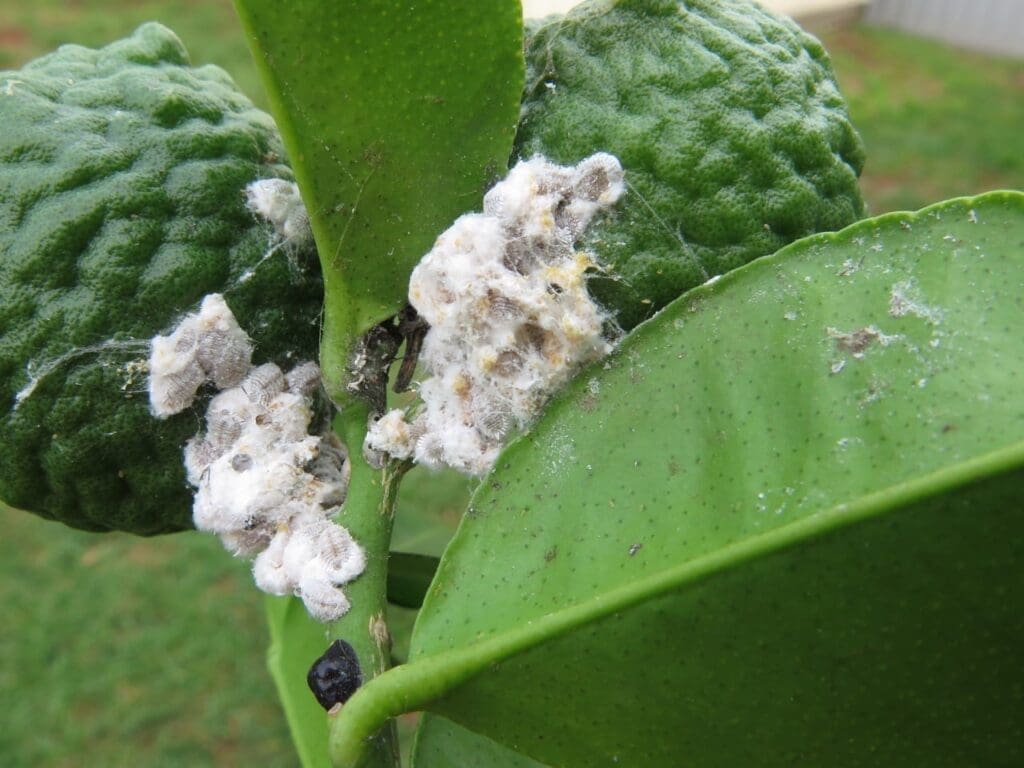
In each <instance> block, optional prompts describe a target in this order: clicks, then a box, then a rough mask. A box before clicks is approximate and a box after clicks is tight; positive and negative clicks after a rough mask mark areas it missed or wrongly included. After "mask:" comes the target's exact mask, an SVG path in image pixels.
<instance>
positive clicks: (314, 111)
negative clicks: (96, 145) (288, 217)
mask: <svg viewBox="0 0 1024 768" xmlns="http://www.w3.org/2000/svg"><path fill="white" fill-rule="evenodd" d="M235 4H236V7H237V8H238V10H239V15H240V16H241V19H242V22H243V25H244V26H245V28H246V32H247V35H248V37H249V41H250V45H251V47H252V49H253V52H254V55H255V58H256V62H257V65H258V66H259V68H260V70H261V74H262V77H263V81H264V84H265V85H266V86H267V90H268V96H269V98H270V103H271V106H272V109H273V112H274V117H275V119H276V120H277V122H278V124H279V127H280V129H281V134H282V136H283V138H284V141H285V147H286V149H287V150H288V154H289V160H290V162H291V164H292V165H293V167H294V170H295V176H296V179H297V180H298V183H299V187H300V189H301V191H302V197H303V200H304V201H305V203H306V207H307V209H308V210H309V212H310V218H311V221H312V224H313V231H314V234H315V236H316V241H317V246H318V249H319V251H320V258H321V262H322V263H323V265H324V273H325V290H326V293H327V297H326V303H327V315H326V317H325V334H327V335H330V334H332V333H336V334H337V335H338V336H339V338H338V339H337V343H339V344H342V345H343V346H344V347H345V349H346V350H347V349H348V348H349V347H348V342H349V340H350V339H349V338H347V337H352V336H354V335H356V334H360V333H362V332H364V331H366V330H367V329H368V328H369V327H371V326H372V325H375V324H376V323H378V322H380V321H381V320H383V319H385V318H386V317H388V316H390V315H392V314H394V313H395V312H397V311H398V309H400V308H401V306H402V305H404V304H405V300H406V299H405V294H406V290H407V283H408V276H409V273H410V271H411V270H412V267H413V266H414V265H415V264H416V262H417V261H419V259H420V257H421V256H422V255H423V254H424V253H426V252H427V251H428V250H429V249H430V247H431V245H432V244H433V242H434V239H435V238H436V237H437V236H438V235H439V234H440V233H441V232H442V231H443V230H445V229H446V228H447V227H448V226H449V225H450V224H451V223H452V221H453V220H454V219H455V218H457V217H458V216H459V215H460V214H462V213H465V212H467V211H471V210H477V209H479V207H480V204H481V200H482V198H483V193H484V192H485V191H486V189H487V187H488V186H489V185H490V183H491V182H492V181H493V180H494V179H495V178H496V177H498V176H500V175H501V174H502V173H503V171H504V169H505V167H506V166H507V164H508V157H509V153H510V151H511V147H512V139H513V136H514V132H515V126H516V121H517V119H518V114H519V99H520V95H521V92H522V81H523V68H524V65H523V60H522V10H521V6H520V4H519V2H517V1H516V0H502V2H498V3H495V2H487V3H480V2H477V0H422V1H421V2H416V3H406V2H399V0H344V1H343V2H325V1H324V0H295V1H294V2H287V3H281V2H271V1H270V0H236V3H235ZM327 352H328V350H327V347H326V346H325V349H324V357H325V359H326V361H327V363H328V365H325V366H324V367H325V370H328V368H329V367H330V362H331V361H330V356H329V355H328V354H327ZM342 362H344V361H342Z"/></svg>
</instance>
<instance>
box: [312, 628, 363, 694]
mask: <svg viewBox="0 0 1024 768" xmlns="http://www.w3.org/2000/svg"><path fill="white" fill-rule="evenodd" d="M306 682H307V683H308V684H309V690H311V691H312V692H313V695H314V696H316V700H317V701H319V702H320V706H321V707H323V708H324V709H326V710H331V709H332V708H334V707H336V706H337V705H339V704H344V703H345V702H346V701H348V700H349V699H350V698H352V694H354V693H355V692H356V690H357V689H358V688H359V686H360V685H362V684H363V672H362V670H361V669H360V668H359V658H358V657H357V656H356V651H355V648H353V647H352V646H351V645H349V644H348V643H346V642H345V641H344V640H335V641H334V642H333V643H331V645H330V647H329V648H328V649H327V650H326V651H324V655H323V656H321V657H320V658H319V659H317V660H316V661H314V662H313V666H312V667H310V669H309V674H308V675H306Z"/></svg>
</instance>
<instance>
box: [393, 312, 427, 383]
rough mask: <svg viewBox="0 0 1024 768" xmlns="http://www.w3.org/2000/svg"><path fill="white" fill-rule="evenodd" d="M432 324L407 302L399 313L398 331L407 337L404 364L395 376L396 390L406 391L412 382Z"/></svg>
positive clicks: (404, 337) (403, 336) (403, 357)
mask: <svg viewBox="0 0 1024 768" xmlns="http://www.w3.org/2000/svg"><path fill="white" fill-rule="evenodd" d="M429 330H430V325H429V324H428V323H427V321H426V320H424V319H423V318H422V317H420V316H419V313H418V312H417V311H416V309H415V307H413V306H412V305H411V304H406V305H405V308H404V309H403V310H402V311H401V312H399V313H398V332H399V333H400V334H402V338H403V339H405V355H403V356H402V365H401V366H400V367H399V369H398V375H396V376H395V385H394V387H393V389H394V390H395V392H405V391H406V390H408V389H409V385H410V384H412V377H413V375H414V374H415V373H416V363H417V362H419V359H420V350H421V349H423V340H424V339H425V338H426V337H427V331H429Z"/></svg>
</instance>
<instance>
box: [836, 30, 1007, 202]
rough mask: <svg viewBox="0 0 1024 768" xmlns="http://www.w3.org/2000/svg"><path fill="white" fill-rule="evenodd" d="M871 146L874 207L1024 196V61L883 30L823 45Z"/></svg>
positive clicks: (866, 182) (867, 190) (867, 186)
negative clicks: (997, 194) (994, 192)
mask: <svg viewBox="0 0 1024 768" xmlns="http://www.w3.org/2000/svg"><path fill="white" fill-rule="evenodd" d="M823 41H824V43H825V47H826V48H827V49H828V50H829V52H830V53H831V54H832V60H833V63H834V65H835V68H836V72H837V73H838V76H839V84H840V86H841V87H842V90H843V93H844V94H845V95H846V98H847V101H848V102H849V106H850V113H851V115H852V117H853V122H854V125H856V126H857V127H858V129H859V130H860V132H861V135H862V136H863V137H864V142H865V144H866V145H867V154H868V161H867V166H866V167H865V169H864V175H863V177H862V178H861V185H862V188H863V190H864V195H865V197H866V198H867V200H868V204H869V206H870V208H871V210H872V211H873V212H875V213H883V212H885V211H892V210H915V209H917V208H921V207H923V206H925V205H927V204H929V203H932V202H935V201H938V200H943V199H946V198H949V197H956V196H959V195H973V194H976V193H978V192H985V191H988V190H991V189H1024V152H1022V151H1021V146H1022V143H1021V130H1022V128H1024V60H1020V59H1017V60H1013V59H999V58H993V57H990V56H982V55H979V54H974V53H968V52H964V51H958V50H955V49H952V48H950V47H949V46H946V45H941V44H939V43H933V42H930V41H926V40H920V39H916V38H913V37H909V36H907V35H904V34H900V33H897V32H891V31H888V30H882V29H866V28H860V29H856V30H852V31H848V32H839V33H835V34H831V35H827V36H826V37H824V38H823Z"/></svg>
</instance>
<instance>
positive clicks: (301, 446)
mask: <svg viewBox="0 0 1024 768" xmlns="http://www.w3.org/2000/svg"><path fill="white" fill-rule="evenodd" d="M251 356H252V345H251V343H250V342H249V338H248V336H247V335H246V334H245V332H244V331H242V329H241V328H239V327H238V323H237V322H236V321H235V318H234V316H233V315H232V314H231V310H230V309H229V308H228V306H227V304H226V303H225V302H224V299H223V297H221V296H220V295H217V294H211V295H210V296H207V297H206V298H205V299H204V300H203V303H202V307H201V308H200V311H199V312H198V313H197V314H193V315H188V316H186V317H185V318H184V319H183V320H182V322H181V323H180V324H179V325H178V327H177V328H176V329H175V330H174V331H173V332H172V333H171V334H170V335H168V336H157V337H156V338H155V339H153V341H152V343H151V355H150V396H151V404H152V408H153V412H154V414H155V415H157V416H160V417H166V416H170V415H172V414H174V413H177V412H179V411H181V410H183V409H184V408H187V407H188V406H189V405H191V404H192V403H193V401H194V399H195V396H196V392H197V390H198V389H199V387H200V386H202V385H203V384H204V383H206V382H212V383H213V384H214V385H215V386H217V387H218V388H221V389H222V391H221V392H220V393H219V394H217V395H216V396H215V397H213V398H212V399H211V400H210V403H209V406H208V407H207V412H206V432H205V434H200V435H196V436H195V437H194V438H192V439H191V440H189V442H188V444H187V445H186V446H185V452H184V460H185V470H186V476H187V477H188V481H189V482H190V483H191V484H192V485H193V486H195V488H196V493H195V500H194V503H193V508H192V515H193V520H194V522H195V524H196V527H197V528H198V529H200V530H205V531H211V532H213V533H216V534H218V535H219V536H220V537H221V540H222V541H223V543H224V546H225V547H226V548H227V549H228V550H230V551H231V552H232V553H234V554H236V555H244V556H255V561H254V563H253V577H254V580H255V582H256V585H257V586H258V587H259V588H260V589H262V590H263V591H265V592H269V593H270V594H275V595H286V594H294V595H296V596H298V597H300V598H302V600H303V601H304V603H305V605H306V608H307V610H308V611H309V613H310V615H312V616H313V617H314V618H317V619H319V620H320V621H333V620H335V619H338V618H340V617H341V616H342V615H343V614H344V613H345V611H347V610H348V608H349V602H348V599H347V598H346V597H345V595H344V593H343V592H342V591H341V590H340V589H339V587H340V586H341V585H343V584H346V583H348V582H349V581H351V580H352V579H354V578H356V577H357V576H359V575H360V574H361V573H362V572H363V570H364V569H365V567H366V558H365V555H364V553H363V550H362V548H361V547H360V546H359V545H358V543H356V542H355V541H354V540H353V539H352V537H351V535H350V534H349V532H348V531H347V530H346V529H345V528H343V527H342V526H340V525H338V524H337V523H335V522H333V521H332V520H331V517H332V516H333V515H335V514H337V513H338V512H339V510H340V507H341V505H342V503H343V502H344V500H345V494H346V490H347V474H346V472H347V461H346V454H345V449H344V447H343V446H341V445H340V444H339V443H338V442H337V440H336V439H334V438H333V437H332V436H329V435H327V436H320V435H311V434H309V427H310V422H311V420H312V418H313V398H314V397H315V395H316V392H317V390H318V389H319V386H320V370H319V368H318V367H317V366H316V365H315V364H314V363H300V364H299V365H297V366H296V367H295V368H293V369H292V370H291V371H289V372H288V373H287V374H286V373H284V372H282V371H281V369H280V368H278V367H277V366H276V365H274V364H273V363H266V364H264V365H260V366H257V367H253V366H252V364H251Z"/></svg>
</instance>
